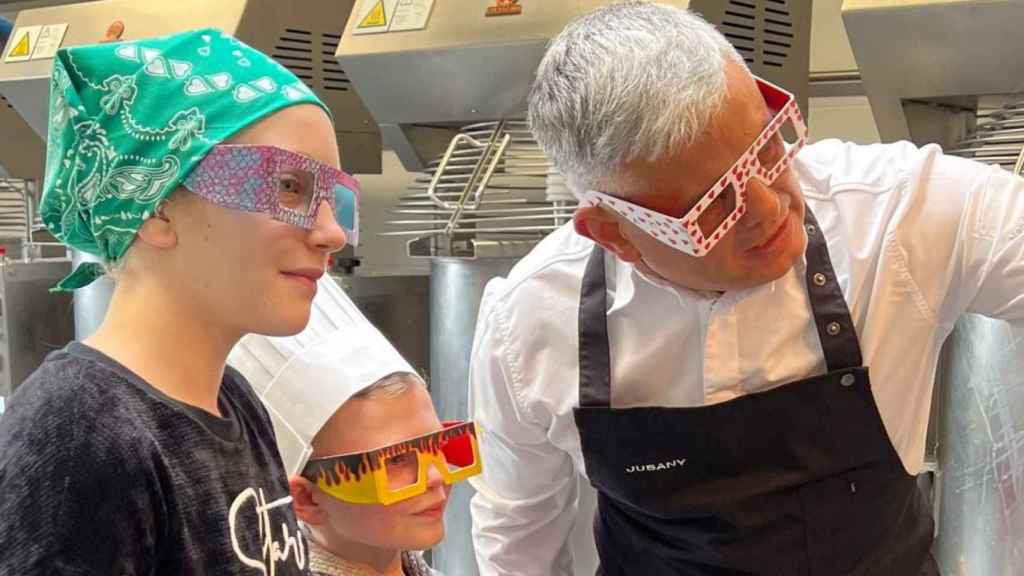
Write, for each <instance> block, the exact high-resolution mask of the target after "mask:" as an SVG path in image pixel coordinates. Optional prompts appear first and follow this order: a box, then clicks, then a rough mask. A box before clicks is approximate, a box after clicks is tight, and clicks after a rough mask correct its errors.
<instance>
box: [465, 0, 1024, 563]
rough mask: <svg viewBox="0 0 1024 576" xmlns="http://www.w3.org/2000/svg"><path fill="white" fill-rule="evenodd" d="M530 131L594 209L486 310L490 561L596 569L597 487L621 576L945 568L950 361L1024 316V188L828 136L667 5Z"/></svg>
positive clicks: (617, 34)
mask: <svg viewBox="0 0 1024 576" xmlns="http://www.w3.org/2000/svg"><path fill="white" fill-rule="evenodd" d="M530 121H531V122H532V125H533V128H534V130H535V132H536V134H537V137H538V139H539V140H540V142H541V143H542V145H543V146H544V148H545V151H546V152H547V153H548V154H549V155H550V157H551V158H552V160H553V161H554V163H555V164H556V165H557V167H558V168H559V169H560V170H561V171H563V172H564V173H565V175H566V177H567V179H568V181H569V182H570V183H571V186H572V187H573V189H574V191H575V192H576V193H577V194H578V195H579V196H580V198H581V200H582V202H581V205H580V208H579V209H578V210H577V211H576V214H575V217H574V220H573V226H572V227H568V226H567V227H565V228H563V229H561V230H559V231H557V232H555V233H553V234H552V235H550V236H549V237H548V238H547V239H545V240H544V242H542V243H541V244H540V245H539V246H538V247H537V248H536V249H535V250H534V251H533V252H532V253H531V254H530V255H528V256H526V257H525V258H524V259H523V260H522V261H521V262H520V263H519V264H518V265H517V266H516V268H515V269H514V270H513V271H512V272H511V273H510V274H509V277H508V278H506V279H498V280H494V281H493V282H491V283H490V284H489V285H488V287H487V291H486V294H485V297H484V301H483V304H482V306H481V311H480V317H479V321H478V327H477V334H476V341H475V344H474V350H473V357H472V368H471V387H470V388H471V411H472V416H473V418H475V419H476V420H477V421H478V422H479V423H480V424H481V426H482V427H483V428H484V429H485V430H484V432H483V434H482V450H483V459H484V460H485V461H486V462H487V466H486V467H485V468H486V469H485V472H484V474H483V475H482V476H481V477H479V478H478V479H477V481H476V482H474V485H475V486H476V488H477V489H478V494H477V496H476V497H475V498H474V500H473V504H472V510H473V519H474V535H475V542H476V547H477V556H478V560H479V563H480V565H481V568H482V570H483V572H484V573H485V574H509V575H515V576H529V575H542V574H543V575H549V574H571V573H572V559H571V554H570V552H569V549H568V546H567V536H568V533H569V531H570V529H571V527H572V524H573V521H574V515H575V507H576V498H577V494H576V486H577V484H576V475H577V474H585V475H586V476H587V478H588V479H589V481H590V482H591V483H592V484H593V485H594V486H595V487H596V488H597V490H598V494H599V498H598V514H597V518H596V519H595V523H594V529H595V537H596V542H597V548H598V553H599V556H600V559H601V573H602V574H605V575H608V576H612V575H620V574H644V575H648V574H715V575H719V574H770V575H795V574H799V575H812V576H837V575H844V574H846V575H849V574H858V575H868V574H870V575H916V574H932V573H935V571H936V567H935V563H934V561H933V560H932V559H931V557H930V555H929V547H930V544H931V540H932V530H933V524H932V520H931V515H930V511H929V509H928V508H929V507H928V504H927V502H926V501H925V500H924V499H923V497H922V496H921V494H920V493H919V492H918V490H917V489H916V486H915V482H914V475H915V474H917V473H918V471H919V470H920V467H921V463H922V458H923V447H924V440H925V433H926V428H927V422H928V411H929V399H930V395H931V387H932V382H933V380H934V375H935V369H936V360H937V357H938V354H939V349H940V346H941V344H942V342H943V339H944V338H945V336H946V335H947V334H948V333H949V331H950V330H951V329H952V326H953V324H954V322H955V321H956V319H957V317H958V316H960V315H961V314H962V313H965V312H977V313H981V314H985V315H988V316H991V317H997V318H1003V319H1006V320H1009V321H1011V323H1014V329H1016V330H1021V329H1022V328H1024V256H1022V255H1024V232H1022V230H1024V181H1022V180H1020V179H1018V178H1016V177H1014V176H1012V175H1010V174H1008V173H1006V172H1003V171H1001V170H999V169H998V168H991V167H986V166H983V165H980V164H976V163H972V162H969V161H965V160H960V159H956V158H952V157H946V156H943V155H942V153H941V151H940V150H939V149H938V148H937V147H935V146H926V147H924V148H917V147H915V146H913V145H911V144H908V143H898V144H890V145H878V146H856V145H851V144H844V143H842V142H838V141H835V140H830V141H824V142H820V143H817V144H814V145H808V146H804V144H805V138H806V129H805V128H804V126H803V121H802V119H801V118H800V116H799V111H798V110H797V109H796V106H795V104H794V103H793V102H792V96H791V95H789V94H788V93H787V92H785V90H784V89H782V88H779V87H776V86H772V85H771V84H769V83H767V82H764V81H762V80H760V79H757V78H754V77H753V76H752V75H751V74H750V73H749V72H748V70H747V69H746V68H745V66H744V65H743V62H742V59H741V58H740V57H739V56H738V55H737V54H736V52H735V51H734V50H733V49H732V47H731V46H730V45H729V44H728V42H726V40H725V39H724V38H723V37H722V36H721V35H720V34H719V33H718V32H717V31H715V30H714V28H713V27H711V26H710V25H708V24H707V23H706V22H704V21H703V20H701V19H700V18H698V17H697V16H695V15H693V14H691V13H689V12H686V11H683V10H679V9H675V8H669V7H665V6H659V5H651V4H636V3H630V4H624V5H616V6H612V7H609V8H605V9H601V10H598V11H596V12H594V13H592V14H590V15H588V16H585V17H583V18H581V19H579V20H578V21H576V22H574V23H573V24H571V25H570V26H569V27H567V28H566V29H565V30H564V31H563V32H562V33H561V34H560V35H559V36H558V37H557V38H556V39H555V40H554V42H553V43H552V45H551V47H550V49H549V50H548V53H547V54H546V56H545V58H544V60H543V62H542V63H541V65H540V67H539V69H538V71H537V78H536V81H535V84H534V86H533V90H532V93H531V97H530ZM787 127H788V128H787ZM784 134H789V135H793V136H794V139H793V140H792V142H789V143H786V142H784V140H783V135H784ZM1022 332H1024V330H1022ZM869 369H870V377H869Z"/></svg>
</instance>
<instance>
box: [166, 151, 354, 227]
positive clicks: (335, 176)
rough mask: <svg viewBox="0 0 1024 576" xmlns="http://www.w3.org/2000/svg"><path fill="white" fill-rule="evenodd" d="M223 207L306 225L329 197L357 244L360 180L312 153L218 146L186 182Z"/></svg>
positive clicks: (184, 183)
mask: <svg viewBox="0 0 1024 576" xmlns="http://www.w3.org/2000/svg"><path fill="white" fill-rule="evenodd" d="M182 184H183V185H184V186H185V188H187V189H188V190H189V191H191V192H192V193H194V194H196V195H198V196H202V197H203V198H206V199H207V200H209V201H210V202H213V203H214V204H216V205H218V206H222V207H224V208H232V209H234V210H244V211H246V212H258V213H264V214H268V215H269V216H270V217H271V218H273V219H275V220H278V221H281V222H285V223H287V224H293V225H295V226H299V227H301V228H305V229H307V230H309V229H312V228H313V226H314V224H315V223H316V219H317V215H318V214H319V212H320V206H321V205H322V204H323V203H324V202H327V204H328V205H329V206H330V207H331V210H333V211H334V218H335V220H336V221H337V222H338V225H339V226H341V227H342V228H343V229H344V230H345V235H346V237H347V238H348V243H349V244H351V245H353V246H356V245H358V243H359V183H358V182H356V180H355V178H353V177H352V176H349V175H348V174H346V173H344V172H342V171H341V170H338V169H336V168H333V167H331V166H328V165H326V164H323V163H321V162H318V161H316V160H313V159H312V158H310V157H308V156H303V155H302V154H297V153H295V152H290V151H288V150H283V149H281V148H278V147H276V146H250V145H235V144H221V145H218V146H214V147H213V148H212V149H211V150H210V152H209V153H208V154H207V155H206V157H204V158H203V160H202V162H200V163H199V164H198V165H197V166H196V167H195V169H194V170H192V173H191V174H189V176H188V178H186V179H185V181H184V182H183V183H182Z"/></svg>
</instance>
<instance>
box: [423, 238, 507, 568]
mask: <svg viewBox="0 0 1024 576" xmlns="http://www.w3.org/2000/svg"><path fill="white" fill-rule="evenodd" d="M515 262H516V259H515V258H482V259H478V260H466V259H461V258H435V259H433V260H431V271H430V319H431V323H430V365H431V371H430V382H431V397H432V398H433V400H434V406H435V407H436V408H437V412H438V414H439V415H440V417H441V419H442V420H447V419H461V418H466V416H467V405H466V402H467V393H468V391H469V389H468V385H467V383H468V382H469V354H470V350H471V348H472V346H473V333H474V330H475V328H476V317H477V311H478V309H479V307H480V298H481V297H482V296H483V291H484V286H485V285H486V284H487V281H488V280H490V279H491V278H494V277H495V276H505V275H507V274H508V271H509V270H511V269H512V266H513V265H514V264H515ZM484 465H485V466H486V463H485V464H484ZM472 497H473V488H472V487H471V486H470V485H469V483H467V482H463V483H461V484H458V485H456V486H455V489H454V490H452V493H451V498H450V499H449V503H448V509H447V511H446V512H445V525H446V535H445V539H444V541H443V542H442V543H441V544H440V545H439V546H437V547H436V548H435V549H434V550H433V562H434V564H433V566H434V567H435V568H436V569H438V570H440V571H441V572H443V573H445V574H459V575H463V576H475V575H476V574H478V572H477V568H476V560H475V558H474V557H473V553H472V551H473V542H472V539H471V535H470V531H471V528H472V522H471V519H470V516H469V500H470V498H472Z"/></svg>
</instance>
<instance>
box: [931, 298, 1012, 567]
mask: <svg viewBox="0 0 1024 576" xmlns="http://www.w3.org/2000/svg"><path fill="white" fill-rule="evenodd" d="M940 374H942V387H941V389H942V403H943V405H944V406H947V407H948V409H947V410H945V411H943V412H942V413H941V423H940V433H941V438H942V442H941V444H940V461H941V464H942V468H941V482H940V483H939V485H938V488H939V494H940V500H939V501H940V503H941V507H940V509H939V534H938V539H937V540H936V543H935V548H934V551H935V556H936V559H937V560H938V561H939V565H940V567H941V572H942V574H965V575H966V574H980V575H985V576H1017V575H1019V574H1021V569H1022V567H1024V350H1022V347H1021V334H1019V333H1014V332H1012V331H1011V330H1010V328H1009V325H1007V324H1006V323H1004V322H1000V321H996V320H989V319H987V318H983V317H980V316H974V315H970V316H965V317H964V318H962V319H961V320H960V321H959V322H958V323H957V325H956V329H955V330H954V331H953V334H952V335H951V336H950V338H949V339H948V340H947V341H946V348H945V352H944V354H943V363H942V365H941V366H940Z"/></svg>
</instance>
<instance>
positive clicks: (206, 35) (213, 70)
mask: <svg viewBox="0 0 1024 576" xmlns="http://www.w3.org/2000/svg"><path fill="white" fill-rule="evenodd" d="M294 104H316V105H319V106H320V107H321V108H323V109H324V110H325V111H327V107H326V106H325V105H324V104H323V102H321V101H320V100H319V99H318V98H317V97H316V96H315V95H314V94H313V93H312V92H311V91H310V90H309V88H307V87H306V85H305V84H304V83H303V82H302V81H301V80H299V79H298V78H297V77H295V75H293V74H292V73H291V72H289V71H288V70H286V69H285V68H284V67H283V66H281V65H280V64H278V63H277V62H275V61H274V60H272V59H271V58H270V57H268V56H266V55H264V54H263V53H261V52H259V51H257V50H255V49H253V48H251V47H249V46H246V45H245V44H243V43H242V42H240V41H238V40H236V39H235V38H232V37H231V36H228V35H226V34H224V33H223V32H221V31H220V30H216V29H212V28H208V29H203V30H195V31H192V32H185V33H181V34H175V35H172V36H165V37H162V38H152V39H145V40H138V41H132V42H119V43H111V44H97V45H89V46H78V47H73V48H65V49H61V50H60V51H58V52H57V57H56V59H55V60H54V66H53V77H52V78H51V81H50V126H49V135H48V141H47V152H46V154H47V155H46V178H45V182H44V190H43V197H42V202H41V206H40V210H41V214H42V218H43V222H45V224H46V227H47V228H49V229H50V231H51V232H52V233H53V234H54V235H56V236H57V238H59V239H60V240H61V241H62V242H64V243H65V244H67V245H68V246H70V247H72V248H75V249H77V250H81V251H84V252H88V253H90V254H94V255H96V256H99V257H101V258H103V259H104V260H106V261H107V262H116V261H118V260H119V259H120V258H121V257H122V256H124V254H125V252H126V251H127V250H128V248H129V246H131V244H132V241H134V239H135V235H136V233H137V232H138V230H139V228H140V227H141V226H142V223H143V222H144V221H145V220H146V219H147V218H149V217H150V216H151V215H152V214H153V212H154V210H155V209H156V207H157V205H158V204H160V202H162V201H163V200H164V199H165V198H167V196H169V195H170V194H171V192H173V191H174V190H175V188H176V187H177V186H178V185H179V184H180V183H181V181H182V180H183V179H184V178H185V177H186V176H188V174H189V172H191V170H192V168H193V167H195V165H196V164H198V163H199V161H200V160H202V159H203V157H204V156H205V155H206V154H207V152H209V150H210V149H211V148H212V147H213V146H214V145H216V144H219V143H221V142H223V141H225V140H227V139H229V138H231V136H233V135H234V134H235V133H237V132H238V131H239V130H241V129H242V128H245V127H246V126H248V125H250V124H253V123H254V122H257V121H259V120H261V119H263V118H265V117H267V116H269V115H271V114H273V113H274V112H276V111H278V110H280V109H281V108H284V107H287V106H291V105H294ZM328 114H330V112H329V111H328ZM102 275H103V268H102V266H100V265H99V264H95V263H85V264H82V265H80V266H79V267H78V268H77V269H76V270H75V271H74V272H72V274H71V275H70V276H68V277H67V278H65V279H64V280H62V281H61V282H60V284H58V285H57V286H56V287H55V290H74V289H77V288H82V287H84V286H87V285H88V284H90V283H91V282H93V281H94V280H96V279H97V278H99V277H100V276H102Z"/></svg>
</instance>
